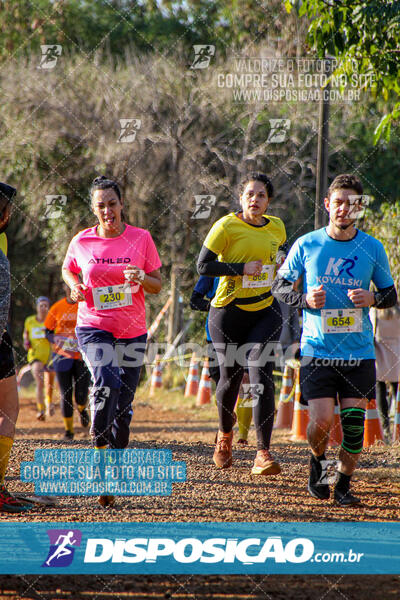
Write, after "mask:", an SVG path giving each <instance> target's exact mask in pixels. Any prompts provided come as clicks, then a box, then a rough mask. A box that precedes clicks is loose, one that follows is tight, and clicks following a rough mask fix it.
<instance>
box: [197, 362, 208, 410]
mask: <svg viewBox="0 0 400 600" xmlns="http://www.w3.org/2000/svg"><path fill="white" fill-rule="evenodd" d="M210 402H211V378H210V371H209V370H208V358H206V359H205V361H204V366H203V370H202V372H201V379H200V385H199V391H198V392H197V397H196V406H203V404H209V403H210Z"/></svg>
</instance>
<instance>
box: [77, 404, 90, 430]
mask: <svg viewBox="0 0 400 600" xmlns="http://www.w3.org/2000/svg"><path fill="white" fill-rule="evenodd" d="M79 416H80V418H81V425H82V427H85V428H86V427H88V425H89V423H90V417H89V413H88V411H87V410H86V408H84V409H83V410H82V411H81V412H80V413H79Z"/></svg>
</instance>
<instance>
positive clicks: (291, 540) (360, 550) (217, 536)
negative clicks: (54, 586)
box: [0, 522, 400, 575]
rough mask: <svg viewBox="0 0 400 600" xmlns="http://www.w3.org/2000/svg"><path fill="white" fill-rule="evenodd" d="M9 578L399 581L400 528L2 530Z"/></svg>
mask: <svg viewBox="0 0 400 600" xmlns="http://www.w3.org/2000/svg"><path fill="white" fill-rule="evenodd" d="M0 573H7V574H57V573H64V574H68V573H71V574H85V575H86V574H108V573H110V574H153V575H157V574H159V575H162V574H185V573H186V574H199V575H201V574H231V573H232V574H248V575H251V574H269V573H271V574H274V573H276V574H307V573H314V574H335V573H341V574H374V573H377V574H378V573H379V574H398V573H400V523H54V522H53V523H51V522H50V523H15V522H14V523H0Z"/></svg>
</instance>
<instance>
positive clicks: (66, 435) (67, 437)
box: [64, 431, 74, 441]
mask: <svg viewBox="0 0 400 600" xmlns="http://www.w3.org/2000/svg"><path fill="white" fill-rule="evenodd" d="M73 439H74V434H73V433H72V431H66V432H65V433H64V440H69V441H72V440H73Z"/></svg>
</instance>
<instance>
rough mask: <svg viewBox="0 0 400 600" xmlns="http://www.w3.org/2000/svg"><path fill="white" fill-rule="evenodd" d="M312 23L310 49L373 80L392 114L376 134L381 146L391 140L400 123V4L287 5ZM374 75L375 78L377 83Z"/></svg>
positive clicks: (288, 0)
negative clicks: (381, 139) (393, 129)
mask: <svg viewBox="0 0 400 600" xmlns="http://www.w3.org/2000/svg"><path fill="white" fill-rule="evenodd" d="M284 4H285V7H286V10H287V11H288V12H289V13H290V12H291V11H292V10H293V9H295V11H296V12H297V13H298V14H299V15H300V16H306V17H308V18H310V19H311V22H310V25H309V28H308V43H309V44H310V46H311V49H312V50H314V51H315V52H316V53H317V54H318V56H319V57H324V56H327V55H331V56H334V57H335V58H338V59H339V60H340V61H343V67H342V71H347V72H349V71H353V72H354V71H355V72H357V73H358V74H361V75H365V76H368V77H366V78H365V81H366V85H368V87H370V89H371V90H372V92H373V93H374V95H375V96H376V97H377V96H383V98H384V100H385V101H387V103H388V112H387V114H386V115H384V116H383V117H382V119H381V121H380V123H379V125H378V126H377V128H376V130H375V141H377V140H378V139H379V138H380V137H381V136H382V135H383V136H384V137H385V138H386V139H389V137H390V131H391V125H392V123H393V122H394V121H395V120H396V119H398V118H399V117H400V0H285V1H284ZM371 75H372V77H371Z"/></svg>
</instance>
